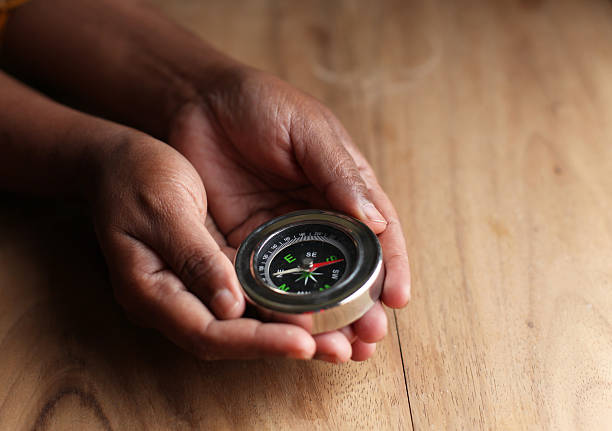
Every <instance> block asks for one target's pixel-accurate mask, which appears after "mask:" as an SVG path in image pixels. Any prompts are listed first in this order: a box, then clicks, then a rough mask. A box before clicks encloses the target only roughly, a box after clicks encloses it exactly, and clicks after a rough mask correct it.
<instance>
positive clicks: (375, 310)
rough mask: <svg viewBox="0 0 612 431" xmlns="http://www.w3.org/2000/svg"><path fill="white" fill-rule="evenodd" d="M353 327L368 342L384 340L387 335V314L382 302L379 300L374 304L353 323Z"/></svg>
mask: <svg viewBox="0 0 612 431" xmlns="http://www.w3.org/2000/svg"><path fill="white" fill-rule="evenodd" d="M352 326H353V329H354V331H355V333H356V334H357V337H358V338H359V340H361V341H364V342H366V343H375V342H377V341H380V340H382V339H383V338H384V337H385V335H387V328H388V322H387V315H386V314H385V311H384V309H383V307H382V305H381V304H380V302H377V303H376V304H374V306H373V307H372V308H371V309H370V310H369V311H368V312H367V313H366V314H364V315H363V317H361V319H359V320H357V321H356V322H354V323H353V325H352Z"/></svg>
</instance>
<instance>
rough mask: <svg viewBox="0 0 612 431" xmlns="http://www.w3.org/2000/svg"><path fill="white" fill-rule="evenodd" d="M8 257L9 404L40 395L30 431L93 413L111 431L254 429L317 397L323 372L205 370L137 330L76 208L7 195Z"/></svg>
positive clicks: (4, 359) (0, 282)
mask: <svg viewBox="0 0 612 431" xmlns="http://www.w3.org/2000/svg"><path fill="white" fill-rule="evenodd" d="M0 256H2V257H3V258H2V260H1V261H0V265H1V266H2V267H3V268H2V267H0V270H1V272H2V275H0V310H1V309H2V308H1V307H2V305H1V304H2V303H4V304H5V307H6V309H7V310H8V313H6V314H5V315H4V316H1V315H0V335H1V334H2V333H6V334H8V335H6V337H4V338H0V352H2V353H1V354H0V368H3V367H4V366H5V365H6V366H11V364H14V363H15V362H16V361H17V363H18V364H19V365H18V367H19V369H18V370H15V371H16V373H14V375H15V376H19V377H15V380H14V381H12V382H11V386H10V387H11V389H10V391H9V393H8V397H7V399H8V400H10V399H11V396H12V395H14V396H17V397H18V396H19V392H20V391H30V392H33V393H34V396H33V397H31V398H32V400H33V401H32V405H31V406H30V407H31V409H32V413H31V414H32V415H33V417H34V418H35V419H33V426H34V428H46V427H47V426H49V425H50V424H51V423H53V421H55V419H54V416H56V415H58V414H61V410H62V409H65V408H69V409H72V410H74V409H86V410H88V411H89V413H88V414H89V415H90V416H91V415H93V416H94V417H96V418H97V419H96V420H97V421H99V425H100V426H101V427H102V428H106V429H109V428H115V427H120V428H125V427H132V426H136V427H144V428H150V427H154V428H165V427H166V426H170V425H172V426H174V425H178V424H183V425H184V426H187V427H194V428H197V427H201V426H203V425H204V424H206V425H207V426H223V427H226V426H229V427H232V428H234V427H235V428H244V427H248V428H250V427H252V426H253V425H254V423H253V420H254V418H256V417H257V416H258V415H266V414H267V412H266V411H265V410H266V409H267V408H268V404H274V403H276V402H277V400H275V399H276V398H277V397H280V396H282V397H283V401H282V405H283V406H285V407H286V408H291V409H292V414H293V415H298V416H300V411H301V409H303V408H305V407H303V405H304V403H303V402H302V401H303V399H304V397H308V398H314V399H316V398H317V394H316V393H312V394H310V393H309V391H312V389H309V388H310V387H312V386H311V385H310V380H311V377H312V376H311V372H312V370H313V369H314V368H313V367H319V366H321V365H320V364H309V363H306V362H299V361H285V360H275V361H217V362H203V361H199V360H197V359H195V358H194V357H193V356H191V355H189V354H187V353H185V352H183V351H181V350H180V349H179V348H177V347H175V346H174V345H173V344H171V343H170V342H168V341H166V340H165V339H164V338H162V337H161V336H159V335H158V334H157V333H155V332H154V331H151V330H145V329H140V328H137V327H135V326H134V325H133V324H131V323H130V322H129V321H128V320H127V319H126V317H125V316H124V314H123V313H122V311H121V309H120V308H119V306H118V305H117V304H116V303H115V302H114V300H113V295H112V290H111V288H110V284H109V281H108V276H107V274H106V269H105V265H104V260H103V257H102V255H101V253H100V251H99V249H98V247H97V243H96V238H95V233H94V231H93V227H92V226H91V224H90V221H89V219H88V217H87V213H86V209H84V208H82V207H80V206H78V205H70V204H64V203H56V202H54V201H43V200H32V199H24V198H19V197H15V196H10V195H0ZM1 384H2V380H1V379H0V385H1ZM5 387H9V386H8V385H7V386H5ZM262 392H264V393H267V394H268V395H267V396H262ZM68 399H72V401H67V400H68ZM0 400H2V392H1V391H0ZM77 402H78V406H77V407H75V405H76V404H75V403H77ZM9 404H10V401H9ZM0 406H1V404H0ZM67 406H70V407H67ZM8 407H10V405H9V406H8ZM8 407H7V406H5V408H8ZM22 408H23V407H22ZM313 408H314V409H316V408H317V407H316V401H315V402H314V404H313V403H312V402H311V404H310V407H309V410H310V409H313ZM1 410H2V407H0V413H1ZM34 411H35V412H37V413H34ZM304 414H305V413H304ZM309 415H312V411H310V412H309ZM0 416H2V415H1V414H0ZM1 423H2V421H1V420H0V424H1Z"/></svg>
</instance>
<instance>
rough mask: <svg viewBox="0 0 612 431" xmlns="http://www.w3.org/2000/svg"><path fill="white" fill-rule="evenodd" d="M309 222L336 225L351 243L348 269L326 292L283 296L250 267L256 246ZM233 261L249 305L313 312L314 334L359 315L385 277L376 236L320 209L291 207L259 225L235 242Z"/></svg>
mask: <svg viewBox="0 0 612 431" xmlns="http://www.w3.org/2000/svg"><path fill="white" fill-rule="evenodd" d="M313 223H317V224H326V225H329V226H332V227H335V228H337V229H339V230H341V231H342V232H344V233H345V234H346V235H347V236H348V237H349V238H351V240H352V241H353V242H354V244H355V246H356V250H357V258H356V260H355V262H354V268H353V270H352V272H351V274H349V275H348V276H347V277H345V278H344V279H342V280H341V281H340V282H338V284H337V285H335V286H334V288H333V289H330V291H329V292H324V293H319V292H317V293H316V294H313V295H311V294H306V295H295V294H290V295H287V294H286V293H285V292H277V291H276V290H275V289H272V288H270V287H269V286H267V285H266V284H265V283H263V282H262V281H261V280H260V279H259V277H257V276H256V275H255V270H254V266H253V261H254V258H255V256H256V255H257V253H258V251H259V250H261V249H262V248H263V247H265V245H266V242H267V241H268V240H269V239H270V238H271V236H273V235H274V234H276V233H278V232H279V231H282V230H285V229H288V228H291V227H293V226H297V225H302V224H313ZM234 266H235V268H236V273H237V275H238V280H239V281H240V284H241V286H242V288H243V290H244V292H245V294H246V297H247V299H248V300H249V301H250V302H251V303H252V304H254V305H256V306H258V307H261V308H263V309H265V310H271V311H275V312H277V313H285V314H291V315H295V314H303V313H312V319H313V328H312V332H313V333H319V332H325V331H330V330H333V329H337V328H340V327H343V326H345V325H347V324H349V323H351V322H353V321H355V320H357V319H358V318H360V317H361V316H362V315H363V314H365V313H366V312H367V311H368V310H369V309H370V308H371V307H372V305H374V303H375V302H376V301H377V299H378V297H379V296H380V292H381V289H382V281H383V278H384V267H383V263H382V249H381V247H380V243H379V242H378V238H377V237H376V235H375V234H374V233H373V232H372V231H371V230H370V229H369V228H368V227H367V226H366V225H365V224H363V223H362V222H360V221H359V220H356V219H353V218H351V217H348V216H345V215H342V214H337V213H333V212H329V211H322V210H305V211H296V212H293V213H290V214H286V215H284V216H281V217H278V218H275V219H273V220H270V221H269V222H267V223H265V224H263V225H261V226H260V227H258V228H257V229H255V230H254V231H253V232H252V233H251V234H250V235H249V236H248V237H247V238H246V239H245V240H244V242H243V243H242V244H241V245H240V248H239V249H238V252H237V253H236V258H235V261H234Z"/></svg>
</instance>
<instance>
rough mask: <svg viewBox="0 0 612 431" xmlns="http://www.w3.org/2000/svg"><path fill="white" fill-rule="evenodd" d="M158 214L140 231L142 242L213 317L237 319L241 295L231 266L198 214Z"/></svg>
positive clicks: (186, 210)
mask: <svg viewBox="0 0 612 431" xmlns="http://www.w3.org/2000/svg"><path fill="white" fill-rule="evenodd" d="M158 214H159V216H158V217H156V220H157V224H156V225H155V226H153V227H152V228H150V229H147V230H145V231H144V232H143V241H145V242H146V243H147V244H148V245H150V246H151V248H152V249H154V250H156V251H157V252H158V253H159V254H160V256H161V258H162V259H163V260H164V261H165V262H166V263H167V264H168V265H169V266H170V267H171V268H172V269H173V270H174V272H175V274H176V275H177V276H178V277H179V279H180V280H181V281H182V282H183V283H184V284H185V286H186V287H187V289H188V290H189V291H191V292H193V293H194V294H195V295H196V296H197V297H198V298H199V299H200V300H201V301H202V302H204V304H206V305H207V306H208V307H209V308H210V309H211V310H212V311H213V313H214V314H215V316H216V317H217V318H219V319H233V318H237V317H240V316H241V315H242V313H243V311H244V296H243V294H242V291H241V289H240V285H239V282H238V278H237V277H236V273H235V271H234V266H233V265H232V263H231V261H230V260H229V259H228V257H227V255H226V254H225V253H224V252H223V251H222V250H221V248H220V247H219V244H217V242H216V241H215V239H214V238H213V236H212V235H211V234H210V232H209V231H208V229H206V227H205V225H204V223H203V221H202V219H201V217H200V215H199V213H198V212H197V211H193V210H192V208H191V207H189V206H187V207H186V208H185V207H181V206H178V207H177V208H172V209H169V210H166V211H164V212H161V211H160V212H159V213H158Z"/></svg>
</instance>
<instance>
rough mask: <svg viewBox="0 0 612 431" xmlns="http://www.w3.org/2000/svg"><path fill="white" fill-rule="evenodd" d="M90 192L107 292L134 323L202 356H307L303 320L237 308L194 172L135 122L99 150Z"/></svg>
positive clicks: (223, 251) (310, 349)
mask: <svg viewBox="0 0 612 431" xmlns="http://www.w3.org/2000/svg"><path fill="white" fill-rule="evenodd" d="M99 166H100V169H99V172H96V173H95V174H96V175H95V176H96V177H97V179H96V181H95V182H94V185H93V188H94V190H93V191H92V192H91V193H90V197H91V202H90V204H91V207H92V210H93V216H94V224H95V227H96V232H97V235H98V238H99V241H100V245H101V248H102V251H103V253H104V255H105V257H106V260H107V264H108V267H109V272H110V274H111V279H112V284H113V288H114V291H115V296H116V298H117V300H118V302H119V303H120V304H121V305H122V306H123V307H124V308H125V310H126V311H127V313H128V315H129V316H130V317H131V318H132V319H133V320H134V321H136V322H137V323H140V324H142V325H145V326H149V327H153V328H155V329H158V330H159V331H160V332H162V333H163V334H164V335H166V336H167V337H168V338H169V339H171V340H172V341H174V342H175V343H176V344H178V345H180V346H182V347H183V348H185V349H186V350H189V351H191V352H193V353H194V354H196V355H197V356H198V357H200V358H203V359H221V358H224V359H225V358H230V359H231V358H256V357H264V356H286V357H293V358H303V359H309V358H311V357H312V356H313V355H314V353H315V348H316V346H315V341H314V340H313V338H312V336H311V335H310V334H309V333H308V332H307V331H306V330H304V329H303V328H301V327H298V326H296V325H293V324H288V323H262V322H260V321H258V320H254V319H246V318H240V316H241V315H242V313H243V311H244V306H245V303H244V298H243V296H242V293H241V290H240V287H239V285H238V281H237V279H236V276H235V274H234V271H233V266H232V264H231V262H230V260H229V258H228V256H227V254H229V255H231V254H232V253H233V252H234V250H233V249H232V248H229V247H228V246H227V244H226V242H225V240H224V238H223V236H222V235H221V234H220V233H219V231H218V230H217V228H216V226H215V225H214V223H213V221H212V219H211V218H209V217H207V216H206V215H207V202H206V199H207V197H206V193H205V190H204V187H203V185H202V181H201V179H200V176H199V175H198V173H197V172H196V171H195V170H194V168H193V167H192V165H191V164H190V163H189V161H187V160H186V159H185V158H184V157H183V156H181V155H180V154H179V153H178V152H177V151H176V150H174V149H173V148H171V147H169V146H168V145H166V144H164V143H162V142H159V141H156V140H155V139H153V138H150V137H148V136H146V135H141V134H139V133H137V132H134V133H128V134H127V136H126V137H121V138H120V142H119V143H118V144H116V145H113V146H112V150H108V151H105V153H104V155H103V157H101V161H100V163H99Z"/></svg>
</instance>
